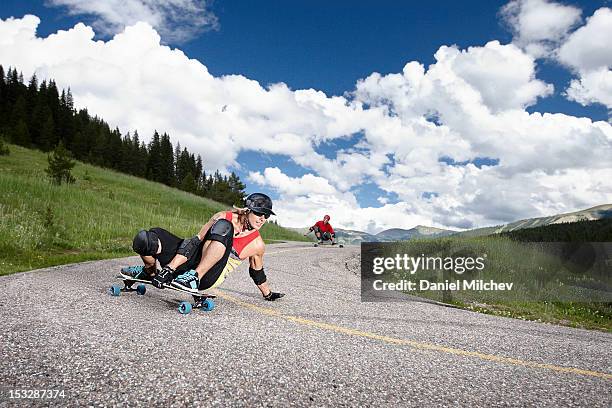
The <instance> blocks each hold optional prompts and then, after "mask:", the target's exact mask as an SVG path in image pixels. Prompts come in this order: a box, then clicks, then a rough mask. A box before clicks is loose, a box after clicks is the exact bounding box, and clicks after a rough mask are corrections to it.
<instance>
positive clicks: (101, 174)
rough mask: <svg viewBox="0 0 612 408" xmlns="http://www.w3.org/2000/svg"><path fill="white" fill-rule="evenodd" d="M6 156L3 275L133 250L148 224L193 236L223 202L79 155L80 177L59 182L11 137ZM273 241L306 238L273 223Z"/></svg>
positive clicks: (0, 169) (1, 190)
mask: <svg viewBox="0 0 612 408" xmlns="http://www.w3.org/2000/svg"><path fill="white" fill-rule="evenodd" d="M9 147H10V152H11V153H10V155H8V156H0V275H6V274H10V273H14V272H19V271H25V270H31V269H36V268H42V267H47V266H54V265H61V264H66V263H73V262H81V261H86V260H95V259H108V258H116V257H120V256H128V255H133V254H134V253H133V251H132V249H131V242H132V238H133V237H134V235H135V234H136V232H137V231H138V230H139V229H141V228H147V229H148V228H150V227H154V226H160V227H163V228H166V229H168V230H169V231H171V232H173V233H174V234H176V235H178V236H185V237H187V236H193V235H195V234H196V233H197V232H198V231H199V229H200V228H201V226H202V225H203V224H204V223H206V222H207V221H208V219H209V218H210V216H211V215H212V214H213V213H215V212H217V211H221V210H224V209H228V207H227V206H225V205H224V204H220V203H217V202H215V201H212V200H208V199H205V198H202V197H198V196H195V195H193V194H189V193H185V192H183V191H180V190H177V189H173V188H170V187H167V186H164V185H162V184H159V183H153V182H150V181H146V180H143V179H139V178H137V177H132V176H128V175H125V174H121V173H118V172H115V171H112V170H107V169H102V168H99V167H95V166H92V165H88V164H83V163H81V162H77V165H76V166H75V167H74V169H73V171H72V174H73V175H74V176H75V177H76V179H77V181H76V183H75V184H72V185H66V184H63V185H61V186H55V185H52V184H51V183H50V182H49V179H48V178H47V175H46V173H45V172H44V169H45V168H46V167H47V155H46V154H44V153H42V152H40V151H37V150H30V149H25V148H22V147H19V146H15V145H9ZM261 234H262V236H263V238H264V240H265V241H266V242H272V241H283V240H293V241H300V240H301V241H303V240H305V238H304V237H303V236H301V235H300V234H297V233H294V232H292V231H289V230H287V229H284V228H282V227H279V226H277V225H274V224H266V225H265V226H264V227H263V228H262V230H261Z"/></svg>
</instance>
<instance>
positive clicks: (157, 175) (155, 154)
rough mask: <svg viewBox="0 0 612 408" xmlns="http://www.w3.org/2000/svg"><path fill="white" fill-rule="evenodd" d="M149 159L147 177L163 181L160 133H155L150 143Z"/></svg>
mask: <svg viewBox="0 0 612 408" xmlns="http://www.w3.org/2000/svg"><path fill="white" fill-rule="evenodd" d="M148 153H149V154H148V158H149V159H148V160H147V179H149V180H153V181H161V173H162V170H161V142H160V139H159V133H157V131H155V133H153V140H151V142H150V143H149V149H148Z"/></svg>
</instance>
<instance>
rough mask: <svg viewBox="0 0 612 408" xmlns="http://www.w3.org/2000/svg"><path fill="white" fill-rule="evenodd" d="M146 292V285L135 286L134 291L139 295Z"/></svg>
mask: <svg viewBox="0 0 612 408" xmlns="http://www.w3.org/2000/svg"><path fill="white" fill-rule="evenodd" d="M146 292H147V287H146V286H145V285H142V284H140V285H138V286H137V287H136V293H138V294H139V295H144V294H145V293H146Z"/></svg>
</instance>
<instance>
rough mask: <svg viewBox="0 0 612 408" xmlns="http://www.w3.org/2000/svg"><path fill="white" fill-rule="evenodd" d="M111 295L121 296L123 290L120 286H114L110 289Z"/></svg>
mask: <svg viewBox="0 0 612 408" xmlns="http://www.w3.org/2000/svg"><path fill="white" fill-rule="evenodd" d="M110 293H111V295H113V296H119V295H120V294H121V288H120V287H119V285H113V286H111V288H110Z"/></svg>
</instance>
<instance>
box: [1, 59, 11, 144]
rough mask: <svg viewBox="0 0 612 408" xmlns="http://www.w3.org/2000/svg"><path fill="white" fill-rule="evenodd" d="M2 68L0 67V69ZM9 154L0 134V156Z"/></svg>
mask: <svg viewBox="0 0 612 408" xmlns="http://www.w3.org/2000/svg"><path fill="white" fill-rule="evenodd" d="M1 67H2V66H1V65H0V68H1ZM10 153H11V151H10V150H9V148H8V146H7V145H6V144H5V143H4V135H2V134H0V156H8V155H9V154H10Z"/></svg>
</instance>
